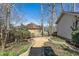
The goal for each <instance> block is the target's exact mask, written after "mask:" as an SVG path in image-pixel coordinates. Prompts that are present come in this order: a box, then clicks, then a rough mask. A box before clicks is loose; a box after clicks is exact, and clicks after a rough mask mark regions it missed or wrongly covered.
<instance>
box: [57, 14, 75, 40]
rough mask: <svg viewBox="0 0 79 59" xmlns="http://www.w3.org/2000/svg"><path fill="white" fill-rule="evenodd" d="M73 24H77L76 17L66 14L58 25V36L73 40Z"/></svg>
mask: <svg viewBox="0 0 79 59" xmlns="http://www.w3.org/2000/svg"><path fill="white" fill-rule="evenodd" d="M73 22H75V17H74V16H72V15H68V14H65V15H64V16H63V17H62V18H61V21H60V22H59V23H58V24H57V35H58V36H61V37H64V38H67V39H72V36H71V32H72V29H71V26H72V25H73Z"/></svg>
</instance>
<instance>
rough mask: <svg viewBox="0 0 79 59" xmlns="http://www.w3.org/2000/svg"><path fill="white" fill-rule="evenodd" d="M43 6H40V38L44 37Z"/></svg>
mask: <svg viewBox="0 0 79 59" xmlns="http://www.w3.org/2000/svg"><path fill="white" fill-rule="evenodd" d="M43 12H44V11H43V4H41V27H42V36H44V23H43V22H44V14H43Z"/></svg>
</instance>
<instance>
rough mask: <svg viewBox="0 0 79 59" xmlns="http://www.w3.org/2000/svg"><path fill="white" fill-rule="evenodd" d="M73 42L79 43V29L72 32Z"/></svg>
mask: <svg viewBox="0 0 79 59" xmlns="http://www.w3.org/2000/svg"><path fill="white" fill-rule="evenodd" d="M72 42H73V43H74V44H79V29H77V30H75V31H73V32H72Z"/></svg>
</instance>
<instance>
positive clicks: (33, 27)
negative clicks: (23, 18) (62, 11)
mask: <svg viewBox="0 0 79 59" xmlns="http://www.w3.org/2000/svg"><path fill="white" fill-rule="evenodd" d="M26 27H27V29H41V26H39V25H36V24H34V23H30V24H27V25H26Z"/></svg>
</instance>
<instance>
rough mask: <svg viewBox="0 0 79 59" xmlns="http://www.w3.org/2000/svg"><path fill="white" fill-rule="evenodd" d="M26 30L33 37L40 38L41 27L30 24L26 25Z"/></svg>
mask: <svg viewBox="0 0 79 59" xmlns="http://www.w3.org/2000/svg"><path fill="white" fill-rule="evenodd" d="M26 28H27V29H28V30H29V31H30V32H31V33H32V34H33V35H34V36H40V35H41V26H39V25H36V24H34V23H30V24H27V25H26Z"/></svg>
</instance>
